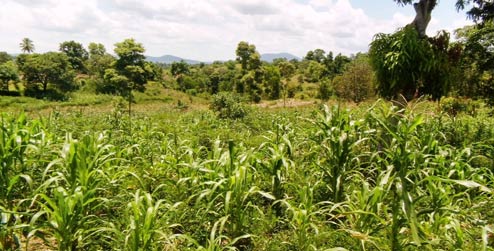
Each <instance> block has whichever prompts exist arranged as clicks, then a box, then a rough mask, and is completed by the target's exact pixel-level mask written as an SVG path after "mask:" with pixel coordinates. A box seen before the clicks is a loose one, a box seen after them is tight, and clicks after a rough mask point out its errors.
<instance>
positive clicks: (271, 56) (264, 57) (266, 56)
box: [261, 52, 300, 63]
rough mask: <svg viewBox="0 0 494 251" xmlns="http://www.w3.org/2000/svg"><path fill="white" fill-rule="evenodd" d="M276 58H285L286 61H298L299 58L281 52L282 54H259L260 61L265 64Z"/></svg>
mask: <svg viewBox="0 0 494 251" xmlns="http://www.w3.org/2000/svg"><path fill="white" fill-rule="evenodd" d="M277 58H286V60H292V59H297V60H300V58H299V57H297V56H295V55H292V54H290V53H286V52H282V53H263V54H261V60H262V61H266V62H269V63H271V62H273V60H275V59H277Z"/></svg>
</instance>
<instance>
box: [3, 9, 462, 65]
mask: <svg viewBox="0 0 494 251" xmlns="http://www.w3.org/2000/svg"><path fill="white" fill-rule="evenodd" d="M0 6H1V7H0V34H1V39H0V51H7V52H9V53H20V48H19V43H20V42H21V40H22V39H23V38H25V37H28V38H30V39H31V40H33V43H34V46H35V51H36V52H40V53H41V52H46V51H56V50H58V46H59V44H60V43H61V42H63V41H70V40H74V41H76V42H79V43H82V44H83V45H84V46H87V45H88V44H89V43H90V42H97V43H102V44H104V45H105V46H106V49H107V51H109V52H111V53H113V48H114V46H113V45H114V44H115V43H117V42H121V41H123V40H124V39H126V38H134V39H135V40H136V41H137V42H140V43H142V44H143V45H144V47H145V49H146V53H145V54H146V55H150V56H161V55H166V54H171V55H175V56H179V57H182V58H187V59H195V60H201V61H214V60H228V59H234V58H235V49H236V46H237V44H238V43H239V42H240V41H247V42H249V43H251V44H254V45H255V46H256V48H257V50H258V51H259V52H260V53H278V52H287V53H291V54H294V55H296V56H299V57H303V56H304V55H305V54H306V53H307V51H309V50H314V49H316V48H320V49H323V50H325V51H326V52H328V51H333V52H334V53H336V54H337V53H342V54H345V55H351V54H355V53H357V52H366V51H367V50H368V45H369V43H370V42H371V41H372V38H373V36H374V35H375V34H376V33H380V32H384V33H391V32H393V31H395V30H396V29H397V28H399V27H402V26H404V25H406V24H408V23H410V22H411V21H412V20H413V18H414V16H415V13H414V10H413V6H411V5H407V6H399V5H397V4H396V3H395V2H394V1H392V0H160V1H158V0H0ZM470 23H471V22H470V21H469V20H467V19H466V15H465V12H464V11H461V12H459V13H458V12H457V11H456V8H455V0H442V1H440V3H439V5H438V6H437V7H436V8H435V9H434V11H433V12H432V20H431V22H430V24H429V28H428V34H429V35H435V34H436V33H437V31H439V30H447V31H450V32H451V31H453V30H454V29H455V28H459V27H463V26H465V25H468V24H470Z"/></svg>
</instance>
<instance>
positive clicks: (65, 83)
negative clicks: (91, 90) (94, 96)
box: [18, 52, 74, 93]
mask: <svg viewBox="0 0 494 251" xmlns="http://www.w3.org/2000/svg"><path fill="white" fill-rule="evenodd" d="M18 59H19V60H18V65H19V69H20V71H22V73H23V75H24V80H25V81H26V85H27V86H26V87H27V89H31V90H33V91H36V90H37V89H38V85H41V90H42V92H43V93H46V91H47V89H48V84H51V85H53V86H54V87H55V88H57V89H59V90H62V91H67V90H70V89H72V88H73V78H74V74H73V71H72V68H71V67H70V62H69V60H68V57H67V56H66V55H65V54H63V53H59V52H47V53H44V54H30V55H26V56H25V57H19V58H18Z"/></svg>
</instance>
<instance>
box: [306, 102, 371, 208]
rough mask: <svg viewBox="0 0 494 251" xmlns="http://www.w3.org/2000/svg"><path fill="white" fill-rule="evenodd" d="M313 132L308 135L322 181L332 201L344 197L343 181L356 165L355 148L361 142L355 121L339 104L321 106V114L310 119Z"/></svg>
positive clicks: (348, 176)
mask: <svg viewBox="0 0 494 251" xmlns="http://www.w3.org/2000/svg"><path fill="white" fill-rule="evenodd" d="M313 123H314V124H315V126H316V128H317V131H316V132H314V133H313V135H312V136H311V138H312V139H313V140H314V141H315V143H316V149H314V150H313V151H314V154H316V155H317V156H316V160H315V161H316V166H317V167H319V169H320V170H321V171H322V174H323V180H324V181H325V182H326V184H327V185H328V186H329V192H330V198H331V201H333V202H334V203H339V202H342V201H343V200H344V199H345V198H344V196H345V183H346V182H347V181H348V179H349V178H350V177H351V175H350V174H351V173H352V172H354V171H355V170H354V169H352V166H354V165H357V162H356V160H357V159H356V154H355V151H356V148H357V147H358V146H359V145H360V144H361V143H362V142H363V141H365V138H361V136H360V134H359V133H358V132H359V128H358V124H357V122H356V121H354V120H352V117H351V116H350V114H349V113H348V112H346V111H344V110H342V109H341V108H340V107H339V106H335V107H333V108H332V109H331V110H330V108H329V107H328V106H326V105H324V107H323V111H322V113H320V114H319V116H318V118H317V119H316V120H315V121H314V122H313Z"/></svg>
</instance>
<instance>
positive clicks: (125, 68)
mask: <svg viewBox="0 0 494 251" xmlns="http://www.w3.org/2000/svg"><path fill="white" fill-rule="evenodd" d="M114 51H115V54H117V56H118V58H117V60H116V61H114V62H113V64H112V69H107V70H106V71H105V75H104V79H105V80H106V81H107V82H108V83H109V84H110V85H112V86H114V87H115V92H116V93H118V94H120V95H122V96H124V97H126V98H127V100H128V101H129V115H130V114H131V108H132V107H131V104H132V90H137V91H144V89H145V85H146V83H147V81H148V80H149V79H152V78H153V69H152V67H151V65H149V64H148V63H147V62H146V61H145V58H146V57H145V56H144V52H145V49H144V47H143V46H142V44H141V43H137V42H136V41H135V40H134V39H133V38H129V39H125V40H124V41H122V42H120V43H116V44H115V50H114Z"/></svg>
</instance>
